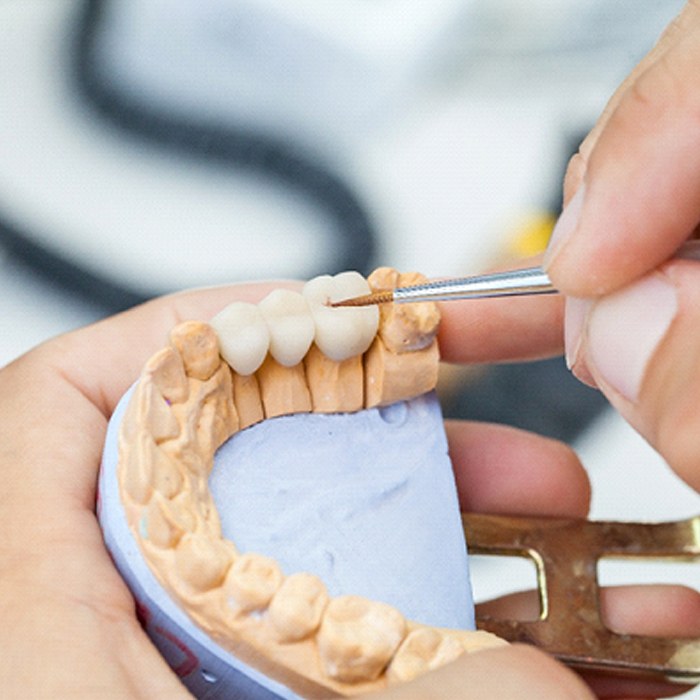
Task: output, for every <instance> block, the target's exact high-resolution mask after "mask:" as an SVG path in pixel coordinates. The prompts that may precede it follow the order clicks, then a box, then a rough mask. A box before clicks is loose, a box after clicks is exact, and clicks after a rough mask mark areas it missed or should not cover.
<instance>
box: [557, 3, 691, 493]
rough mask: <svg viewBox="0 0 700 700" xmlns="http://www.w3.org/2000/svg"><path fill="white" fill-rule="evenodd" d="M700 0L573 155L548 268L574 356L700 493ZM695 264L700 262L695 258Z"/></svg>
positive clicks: (581, 370) (579, 371) (573, 362)
mask: <svg viewBox="0 0 700 700" xmlns="http://www.w3.org/2000/svg"><path fill="white" fill-rule="evenodd" d="M699 76H700V3H699V2H697V1H691V2H688V3H687V5H686V7H685V9H684V11H683V12H682V13H681V15H680V16H679V17H678V19H677V20H676V21H675V22H674V23H673V24H671V25H670V27H669V28H668V29H667V30H666V32H665V33H664V35H663V36H662V37H661V39H660V41H659V42H658V44H657V45H656V47H655V48H654V49H653V50H652V51H651V53H650V54H649V55H648V56H647V57H646V58H645V59H644V60H643V61H642V62H641V64H640V65H639V66H638V67H637V69H636V70H635V71H634V72H633V73H632V74H631V75H630V77H629V78H628V79H627V80H626V81H625V82H624V83H623V84H622V86H621V87H620V89H619V90H618V91H617V92H616V93H615V95H614V96H613V97H612V99H611V101H610V103H609V104H608V106H607V108H606V109H605V111H604V113H603V115H602V116H601V118H600V120H599V121H598V123H597V124H596V126H595V128H594V129H593V130H592V131H591V133H590V134H589V135H588V137H587V138H586V139H585V140H584V142H583V143H582V145H581V148H580V151H579V153H578V154H577V155H576V156H575V157H574V158H573V159H572V161H571V163H570V165H569V169H568V173H567V178H566V183H565V185H566V186H565V201H566V202H567V204H566V207H565V211H564V214H563V215H562V217H561V218H560V221H559V223H558V225H557V227H556V229H555V233H554V235H553V238H552V243H551V244H550V249H549V251H548V253H547V256H546V259H545V266H546V267H547V269H548V272H549V274H550V276H551V277H552V279H553V281H554V283H555V285H556V286H557V287H558V288H559V289H561V290H562V291H563V292H564V293H565V294H567V295H568V296H569V297H571V298H570V299H569V300H568V303H567V312H566V354H567V359H568V362H569V365H570V366H571V367H572V369H573V371H574V373H575V374H576V375H577V376H578V377H580V378H581V379H582V380H584V381H586V382H588V383H590V384H594V385H597V386H598V387H599V388H600V389H601V390H602V391H603V393H604V394H605V395H606V396H607V397H608V399H609V400H610V401H611V403H612V404H613V405H614V406H615V407H616V408H617V409H618V410H619V411H620V412H621V413H622V415H623V416H624V417H625V418H626V419H627V420H628V421H629V422H630V423H631V424H632V425H633V426H634V427H635V428H636V429H637V430H638V431H639V432H640V433H641V434H642V435H643V436H644V437H645V438H646V439H647V440H648V441H649V442H650V443H651V444H652V445H653V446H654V447H655V448H656V449H657V450H658V451H659V452H660V453H661V454H662V455H663V457H664V458H665V459H666V460H667V461H668V463H669V464H670V465H671V467H672V468H673V469H674V470H675V471H676V472H677V473H678V474H679V475H680V476H681V477H682V478H683V479H685V480H686V481H687V482H688V483H689V484H691V485H692V486H694V487H695V488H696V489H700V410H698V407H697V399H696V397H697V396H698V393H699V392H700V264H699V262H700V244H699V243H696V246H697V247H695V248H694V249H693V250H689V249H688V248H687V247H686V248H685V249H682V250H681V253H680V259H673V260H672V261H671V262H668V260H669V259H670V258H672V256H674V255H677V252H678V251H679V249H680V248H681V246H682V245H683V243H684V242H685V241H687V240H688V239H690V238H694V237H697V232H698V224H699V223H700V130H699V129H698V116H699V115H700V77H699ZM693 258H694V259H693Z"/></svg>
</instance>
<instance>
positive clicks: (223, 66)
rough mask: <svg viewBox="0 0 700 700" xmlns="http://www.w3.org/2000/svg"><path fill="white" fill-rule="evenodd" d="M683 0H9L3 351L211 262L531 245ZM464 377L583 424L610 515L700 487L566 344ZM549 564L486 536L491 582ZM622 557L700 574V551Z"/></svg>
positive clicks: (675, 572) (454, 388) (176, 283)
mask: <svg viewBox="0 0 700 700" xmlns="http://www.w3.org/2000/svg"><path fill="white" fill-rule="evenodd" d="M682 4H683V3H682V2H681V0H616V2H614V3H613V2H608V1H606V0H588V1H587V2H580V0H530V2H528V3H522V2H520V1H519V0H480V1H479V2H476V1H475V0H430V1H427V0H423V1H421V0H418V1H416V2H412V3H410V2H409V3H407V2H405V1H404V2H398V1H397V0H375V2H371V3H370V2H366V0H345V1H343V2H334V3H328V2H323V1H322V0H297V2H295V3H287V2H283V0H180V2H178V3H171V2H167V1H166V0H149V1H148V2H143V1H137V0H0V365H2V364H5V363H6V362H9V361H10V360H12V359H13V358H14V357H16V356H17V355H19V354H21V353H22V352H24V351H25V350H27V349H29V348H30V347H32V346H33V345H35V344H37V343H39V342H41V341H42V340H44V339H46V338H48V337H51V336H53V335H55V334H57V333H60V332H63V331H65V330H68V329H71V328H75V327H77V326H80V325H83V324H85V323H88V322H90V321H93V320H95V319H97V318H100V317H103V316H105V315H108V314H110V313H112V312H114V311H116V310H119V309H122V308H126V307H128V306H130V305H132V304H134V303H137V302H138V301H140V300H142V299H145V298H148V297H150V296H152V295H155V294H160V293H163V292H167V291H171V290H176V289H181V288H185V287H191V286H195V285H209V284H217V283H221V282H230V281H240V280H250V279H266V278H272V277H280V276H284V277H301V278H308V277H310V276H313V275H315V274H320V273H326V272H337V271H340V270H345V269H357V270H360V271H362V272H364V273H367V272H369V271H370V270H371V269H372V268H374V267H376V266H378V265H382V264H388V265H391V266H393V267H397V268H399V269H402V270H413V269H417V270H420V271H421V272H424V273H426V274H427V275H429V276H439V275H453V274H456V275H463V274H468V273H471V272H478V271H480V270H482V269H483V268H485V267H488V266H491V265H494V264H497V263H499V262H503V261H509V262H512V263H513V264H517V261H518V259H519V258H523V257H525V256H527V255H531V254H533V253H536V252H539V251H541V250H542V249H543V248H544V246H545V245H546V241H547V237H548V235H549V233H550V231H551V226H552V224H553V221H554V220H555V218H556V216H557V214H558V212H559V207H560V201H561V180H562V176H563V173H564V168H565V164H566V162H567V160H568V158H569V157H570V155H571V154H572V153H573V152H574V151H575V150H576V148H577V146H578V144H579V142H580V140H581V139H582V137H583V136H584V135H585V133H586V132H587V131H588V129H589V128H590V127H591V126H592V124H593V122H594V121H595V118H596V116H597V115H598V114H599V113H600V111H601V110H602V108H603V107H604V105H605V102H606V101H607V98H608V97H609V96H610V94H611V93H612V91H613V90H614V89H615V87H616V86H617V85H618V84H619V82H620V81H621V80H622V79H623V78H624V76H625V75H626V74H627V73H628V72H629V71H630V70H631V68H632V67H633V66H634V64H635V63H636V62H637V61H638V60H639V59H640V58H641V57H642V56H643V55H644V53H646V51H647V50H648V49H649V48H650V47H651V46H652V45H653V43H654V41H655V40H656V38H657V37H658V35H659V34H660V32H661V31H662V29H663V28H664V26H665V25H666V24H667V23H668V22H669V21H670V20H671V19H672V18H673V16H674V15H675V14H676V13H677V12H678V11H679V10H680V8H681V6H682ZM465 342H468V338H465ZM445 384H446V385H445V386H444V387H443V402H444V406H445V412H446V414H447V415H450V416H459V417H468V418H477V419H483V420H498V421H502V422H506V423H510V424H513V425H518V426H522V427H526V428H530V429H534V430H537V431H539V432H541V433H544V434H547V435H551V436H554V437H558V438H561V439H563V440H566V441H568V442H569V443H571V444H573V445H574V446H575V447H576V448H577V449H578V451H579V453H580V454H581V457H582V459H583V460H584V462H585V464H586V466H587V467H588V469H589V471H590V474H591V478H592V481H593V483H594V500H593V512H592V516H593V517H595V518H598V519H628V520H629V519H641V520H666V519H669V520H670V519H680V518H684V517H687V516H690V515H693V514H696V513H697V512H698V511H700V498H699V497H698V496H697V495H696V494H694V493H693V492H692V491H691V490H690V489H688V488H687V487H686V486H685V485H684V484H682V483H681V482H680V481H679V480H678V479H676V478H675V477H674V476H673V475H672V474H671V473H670V472H669V470H668V469H667V468H666V466H665V465H664V464H663V462H662V461H661V460H660V458H659V457H658V456H657V455H656V454H655V453H654V452H653V451H652V450H651V449H650V448H648V447H647V446H646V445H645V444H644V443H643V442H642V441H641V440H640V439H639V438H638V437H637V436H636V435H635V434H634V433H633V432H632V431H631V429H629V428H628V427H627V426H625V425H624V423H623V422H622V421H621V420H620V419H618V418H616V417H615V416H614V415H613V414H612V413H611V412H610V411H609V410H608V408H607V406H606V405H605V403H604V401H603V400H602V399H601V397H600V396H599V395H598V393H597V392H595V391H593V390H589V389H587V388H585V387H582V386H579V385H578V383H577V382H575V381H574V380H572V379H571V378H570V377H569V376H568V373H567V372H566V370H565V367H564V364H563V361H562V360H561V359H556V360H550V361H546V362H537V363H530V364H527V365H523V366H509V365H506V366H500V367H497V368H484V367H480V368H471V369H470V370H467V371H452V372H449V373H447V379H446V382H445ZM523 566H524V568H520V567H519V565H516V566H515V567H513V565H512V563H511V562H505V561H498V560H489V561H485V560H484V561H482V558H479V559H478V560H477V561H476V562H475V564H474V569H475V586H476V589H477V595H478V596H479V597H480V598H483V597H486V596H488V595H491V594H493V593H495V592H502V591H504V590H513V589H517V588H521V587H522V581H524V580H526V579H528V577H529V580H527V581H526V583H529V582H531V581H534V572H533V571H530V570H529V567H528V566H527V565H525V564H523ZM504 567H505V568H504ZM600 573H601V577H602V579H603V581H604V582H605V583H618V582H638V581H646V580H651V579H655V580H659V579H660V580H662V581H682V582H685V583H688V584H690V585H695V586H696V587H698V588H700V574H699V573H698V566H697V565H693V566H689V565H686V566H683V565H677V566H676V565H669V564H664V565H660V566H658V567H657V566H650V565H648V564H645V565H636V564H631V563H624V564H622V563H613V562H606V563H605V565H604V566H601V572H600ZM694 697H700V694H697V695H694Z"/></svg>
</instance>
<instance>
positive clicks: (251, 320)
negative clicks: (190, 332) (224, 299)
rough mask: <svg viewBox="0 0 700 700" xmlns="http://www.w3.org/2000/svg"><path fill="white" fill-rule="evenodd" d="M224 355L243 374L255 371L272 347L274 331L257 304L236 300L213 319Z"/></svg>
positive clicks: (213, 325)
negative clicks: (272, 332) (270, 329)
mask: <svg viewBox="0 0 700 700" xmlns="http://www.w3.org/2000/svg"><path fill="white" fill-rule="evenodd" d="M211 325H212V327H213V328H214V330H215V331H216V334H217V335H218V337H219V349H220V351H221V355H222V356H223V358H224V359H225V360H226V362H228V364H229V365H230V366H231V367H232V368H233V369H234V370H235V371H236V372H238V373H239V374H242V375H249V374H253V372H255V371H256V370H257V369H258V367H260V365H261V364H262V363H263V360H264V359H265V356H266V355H267V351H268V349H269V347H270V331H269V330H268V328H267V323H265V319H264V318H263V315H262V313H260V309H258V307H257V306H255V304H248V303H246V302H243V301H235V302H233V304H229V305H228V306H227V307H226V308H225V309H223V310H222V311H220V312H219V313H218V314H217V315H216V316H214V318H213V319H212V320H211Z"/></svg>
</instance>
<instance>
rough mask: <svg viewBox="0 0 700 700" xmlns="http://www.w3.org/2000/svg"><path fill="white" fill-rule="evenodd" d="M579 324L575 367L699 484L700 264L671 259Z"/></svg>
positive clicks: (604, 301) (597, 306) (599, 305)
mask: <svg viewBox="0 0 700 700" xmlns="http://www.w3.org/2000/svg"><path fill="white" fill-rule="evenodd" d="M581 323H582V327H581V329H580V332H579V333H577V334H576V335H578V337H579V339H578V341H577V343H576V347H575V349H573V350H572V351H571V357H572V365H573V369H574V371H575V372H577V371H584V372H586V373H588V374H590V375H591V376H592V377H593V379H594V380H595V383H596V384H597V386H598V387H599V388H600V389H601V390H602V391H603V392H604V393H605V394H606V396H607V397H608V399H609V400H610V402H611V403H612V404H613V405H614V406H615V407H616V408H617V409H618V410H619V411H620V412H621V413H622V415H623V416H624V417H625V418H626V419H627V420H628V421H629V422H630V423H631V424H632V425H633V426H634V427H635V428H636V429H637V430H638V431H639V432H640V433H641V434H642V435H643V436H644V437H645V438H646V439H647V440H648V441H649V442H650V443H651V444H652V446H654V447H655V448H656V449H657V451H659V452H660V453H661V455H662V456H663V457H664V458H665V459H666V461H667V462H668V463H669V464H670V465H671V467H673V469H674V470H675V471H676V472H677V473H678V474H679V475H680V476H681V477H682V478H683V479H685V480H686V481H687V482H688V483H689V484H690V485H691V486H693V487H695V488H696V489H700V466H698V455H699V454H700V409H698V403H697V396H698V395H699V392H700V264H699V263H698V262H690V261H684V260H678V261H674V262H672V263H668V264H667V265H665V266H663V267H662V268H661V270H660V271H659V272H656V273H652V274H649V275H647V276H645V277H643V278H642V279H641V280H639V281H637V282H635V283H633V284H631V285H629V286H627V287H625V288H624V289H622V290H620V291H619V292H616V293H614V294H611V295H609V296H608V297H604V298H603V299H601V300H599V301H596V302H591V303H590V305H589V307H588V309H587V312H586V313H585V314H583V318H582V320H581Z"/></svg>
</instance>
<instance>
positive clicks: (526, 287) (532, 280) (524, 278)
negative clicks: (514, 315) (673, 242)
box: [330, 240, 700, 307]
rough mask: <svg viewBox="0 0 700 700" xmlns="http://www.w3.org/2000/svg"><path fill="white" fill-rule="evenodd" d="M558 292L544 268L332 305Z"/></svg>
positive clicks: (699, 256) (698, 246) (694, 251)
mask: <svg viewBox="0 0 700 700" xmlns="http://www.w3.org/2000/svg"><path fill="white" fill-rule="evenodd" d="M674 257H676V258H685V259H689V260H700V241H698V240H692V241H688V242H686V243H685V244H684V245H683V246H681V247H680V248H679V249H678V251H677V252H676V255H675V256H674ZM556 293H558V290H557V289H555V287H554V286H553V285H552V282H551V280H550V279H549V277H548V275H547V273H546V272H545V271H544V270H543V269H542V268H540V267H528V268H524V269H520V270H509V271H507V272H494V273H490V274H486V275H475V276H472V277H461V278H451V279H445V280H438V281H435V282H427V283H426V284H417V285H413V286H410V287H397V288H396V289H390V290H386V291H379V292H373V293H372V294H367V295H364V296H359V297H353V298H350V299H343V300H342V301H336V302H332V303H331V304H330V306H333V307H338V306H369V305H371V304H386V303H389V302H395V303H397V304H404V303H410V302H421V301H453V300H457V299H486V298H490V297H506V296H532V295H534V294H556Z"/></svg>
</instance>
